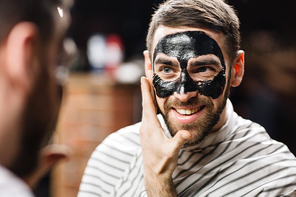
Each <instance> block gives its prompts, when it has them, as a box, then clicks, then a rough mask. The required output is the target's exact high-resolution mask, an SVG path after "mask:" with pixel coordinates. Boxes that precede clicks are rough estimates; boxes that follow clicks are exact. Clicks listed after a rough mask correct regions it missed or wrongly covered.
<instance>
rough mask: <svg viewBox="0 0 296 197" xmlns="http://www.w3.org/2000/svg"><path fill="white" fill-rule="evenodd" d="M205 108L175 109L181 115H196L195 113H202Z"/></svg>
mask: <svg viewBox="0 0 296 197" xmlns="http://www.w3.org/2000/svg"><path fill="white" fill-rule="evenodd" d="M203 108H204V106H200V107H197V108H193V109H175V110H176V111H177V112H178V113H179V114H181V115H191V114H194V113H196V112H198V111H200V110H201V109H203Z"/></svg>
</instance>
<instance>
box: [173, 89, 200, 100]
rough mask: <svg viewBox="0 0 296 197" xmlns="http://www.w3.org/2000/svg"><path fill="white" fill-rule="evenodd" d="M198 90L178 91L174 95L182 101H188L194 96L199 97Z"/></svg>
mask: <svg viewBox="0 0 296 197" xmlns="http://www.w3.org/2000/svg"><path fill="white" fill-rule="evenodd" d="M197 94H198V92H197V91H194V92H186V93H177V92H174V94H173V96H174V97H176V98H177V99H179V100H180V101H182V102H187V101H188V100H189V99H191V98H193V97H197Z"/></svg>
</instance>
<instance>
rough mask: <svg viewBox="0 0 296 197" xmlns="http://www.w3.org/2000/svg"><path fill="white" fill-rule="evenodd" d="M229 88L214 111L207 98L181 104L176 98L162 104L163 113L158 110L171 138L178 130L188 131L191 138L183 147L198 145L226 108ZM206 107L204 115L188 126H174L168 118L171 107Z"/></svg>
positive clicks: (194, 99) (211, 103)
mask: <svg viewBox="0 0 296 197" xmlns="http://www.w3.org/2000/svg"><path fill="white" fill-rule="evenodd" d="M228 90H229V88H227V89H226V92H225V93H226V94H225V96H224V98H223V102H222V103H221V104H220V105H219V106H218V107H217V109H214V103H213V101H212V100H211V99H210V98H209V97H200V98H198V99H197V98H191V99H189V100H188V101H187V102H182V101H180V100H179V99H177V98H174V100H172V99H170V98H169V99H168V100H167V101H166V102H165V104H164V112H162V111H161V110H160V109H159V108H158V109H159V111H160V113H161V114H162V116H163V118H164V121H165V123H166V125H167V127H168V130H169V132H170V134H171V136H175V134H176V133H177V132H178V131H180V130H188V131H189V132H190V133H191V135H192V138H191V139H190V140H189V141H188V142H187V143H186V144H185V145H184V146H185V147H187V146H194V145H197V144H199V143H200V142H202V141H203V140H204V138H205V137H206V136H207V135H209V134H210V132H211V130H212V128H213V127H214V126H215V125H216V124H217V123H218V121H219V120H220V115H221V113H222V111H223V110H224V108H225V106H226V101H227V98H228V92H229V91H228ZM201 105H205V106H206V108H205V109H206V110H207V112H206V114H204V115H202V116H201V117H199V118H198V119H197V120H196V121H194V122H192V123H189V124H180V123H177V124H175V121H173V119H172V117H170V116H169V114H170V113H169V112H170V110H171V109H172V107H176V106H183V107H184V106H201Z"/></svg>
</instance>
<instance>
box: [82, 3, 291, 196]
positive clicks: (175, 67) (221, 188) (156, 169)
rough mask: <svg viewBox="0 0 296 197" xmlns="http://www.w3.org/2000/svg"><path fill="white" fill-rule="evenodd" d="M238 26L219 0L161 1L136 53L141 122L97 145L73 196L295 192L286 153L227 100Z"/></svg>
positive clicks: (240, 57) (240, 61) (238, 71)
mask: <svg viewBox="0 0 296 197" xmlns="http://www.w3.org/2000/svg"><path fill="white" fill-rule="evenodd" d="M238 29H239V20H238V18H237V16H236V14H235V12H234V10H233V9H232V8H231V7H230V6H228V5H227V4H225V3H224V2H223V1H222V0H169V1H166V2H164V3H163V4H161V5H160V7H159V9H158V10H156V12H155V14H154V15H153V17H152V20H151V23H150V28H149V31H148V35H147V49H148V50H147V51H145V52H144V56H145V71H146V77H143V78H142V79H141V86H142V96H143V115H142V122H141V123H138V124H135V125H132V126H129V127H126V128H123V129H121V130H119V131H117V132H116V133H114V134H112V135H110V136H109V137H108V138H107V139H106V140H105V141H104V142H103V143H102V144H101V145H100V146H98V148H97V149H96V150H95V151H94V153H93V154H92V157H91V158H90V160H89V162H88V166H87V168H86V170H85V174H84V177H83V179H82V183H81V186H80V193H79V197H86V196H127V197H130V196H153V197H154V196H161V197H163V196H199V197H200V196H215V197H216V196H296V193H295V188H296V160H295V157H294V155H293V154H292V153H291V152H290V151H289V150H288V148H287V147H286V146H285V145H284V144H282V143H279V142H276V141H274V140H272V139H270V137H269V136H268V134H267V133H266V131H265V129H264V128H263V127H261V126H260V125H258V124H256V123H254V122H252V121H250V120H245V119H243V118H241V117H240V116H238V115H237V114H236V113H235V112H234V110H233V107H232V104H231V101H230V100H229V99H228V97H229V92H230V88H231V87H237V86H239V85H240V83H241V81H242V78H243V75H244V52H243V51H241V50H239V44H240V35H239V30H238ZM157 112H159V114H158V115H157Z"/></svg>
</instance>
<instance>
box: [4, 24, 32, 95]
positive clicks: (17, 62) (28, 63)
mask: <svg viewBox="0 0 296 197" xmlns="http://www.w3.org/2000/svg"><path fill="white" fill-rule="evenodd" d="M37 42H38V29H37V27H36V25H35V24H33V23H30V22H21V23H18V24H16V25H15V26H14V27H13V28H12V30H11V31H10V33H9V35H8V37H7V41H6V45H5V46H6V47H5V48H6V56H5V58H6V64H5V65H6V67H5V70H6V72H7V73H6V74H7V76H8V78H9V80H10V82H11V83H12V85H14V86H18V87H20V88H22V89H23V90H28V88H30V86H31V85H32V77H33V76H32V74H33V73H32V71H33V70H32V68H33V66H34V65H35V64H36V61H37V58H36V57H37V56H36V54H35V53H36V51H37V48H36V47H37Z"/></svg>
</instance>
